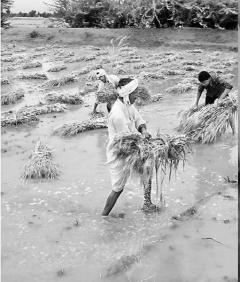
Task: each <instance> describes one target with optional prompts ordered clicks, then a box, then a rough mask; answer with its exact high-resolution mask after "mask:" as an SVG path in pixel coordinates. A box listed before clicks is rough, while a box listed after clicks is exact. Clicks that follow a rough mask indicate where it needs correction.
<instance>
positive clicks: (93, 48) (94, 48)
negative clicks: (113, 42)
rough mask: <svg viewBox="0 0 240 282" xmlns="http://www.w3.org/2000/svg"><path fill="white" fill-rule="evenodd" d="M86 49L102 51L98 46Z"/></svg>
mask: <svg viewBox="0 0 240 282" xmlns="http://www.w3.org/2000/svg"><path fill="white" fill-rule="evenodd" d="M86 49H88V50H92V51H100V50H101V48H100V47H97V46H86Z"/></svg>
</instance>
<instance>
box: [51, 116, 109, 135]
mask: <svg viewBox="0 0 240 282" xmlns="http://www.w3.org/2000/svg"><path fill="white" fill-rule="evenodd" d="M101 128H107V119H106V118H105V117H103V118H96V119H92V118H89V119H88V120H86V121H83V122H77V121H76V122H69V123H65V124H63V125H61V126H59V127H58V128H56V129H55V130H54V132H53V134H55V135H59V136H75V135H77V134H79V133H82V132H85V131H89V130H95V129H101Z"/></svg>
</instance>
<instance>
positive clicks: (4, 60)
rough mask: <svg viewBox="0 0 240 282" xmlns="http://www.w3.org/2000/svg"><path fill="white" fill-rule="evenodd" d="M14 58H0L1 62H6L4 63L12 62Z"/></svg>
mask: <svg viewBox="0 0 240 282" xmlns="http://www.w3.org/2000/svg"><path fill="white" fill-rule="evenodd" d="M15 59H16V58H14V57H7V58H3V57H2V58H1V61H2V62H6V63H10V62H14V61H15Z"/></svg>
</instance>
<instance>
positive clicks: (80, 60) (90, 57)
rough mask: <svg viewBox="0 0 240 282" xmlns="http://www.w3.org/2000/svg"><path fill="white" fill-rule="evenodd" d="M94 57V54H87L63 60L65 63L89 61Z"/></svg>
mask: <svg viewBox="0 0 240 282" xmlns="http://www.w3.org/2000/svg"><path fill="white" fill-rule="evenodd" d="M95 59H96V56H94V55H88V56H81V57H76V58H72V59H68V60H65V62H67V63H78V62H89V61H93V60H95Z"/></svg>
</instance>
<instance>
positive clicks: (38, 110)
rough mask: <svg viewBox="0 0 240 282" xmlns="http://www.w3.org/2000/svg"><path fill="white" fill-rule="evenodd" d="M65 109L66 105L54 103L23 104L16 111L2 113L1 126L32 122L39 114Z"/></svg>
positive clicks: (36, 120) (36, 119) (37, 119)
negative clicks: (23, 105)
mask: <svg viewBox="0 0 240 282" xmlns="http://www.w3.org/2000/svg"><path fill="white" fill-rule="evenodd" d="M65 110H66V106H64V105H62V104H60V103H56V104H50V105H46V104H42V103H40V104H39V105H34V106H25V107H23V108H21V109H19V110H18V111H8V112H4V113H2V116H1V126H2V127H5V126H16V125H21V124H26V123H27V124H31V123H33V122H38V121H39V118H38V116H39V115H42V114H48V113H59V112H63V111H65Z"/></svg>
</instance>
